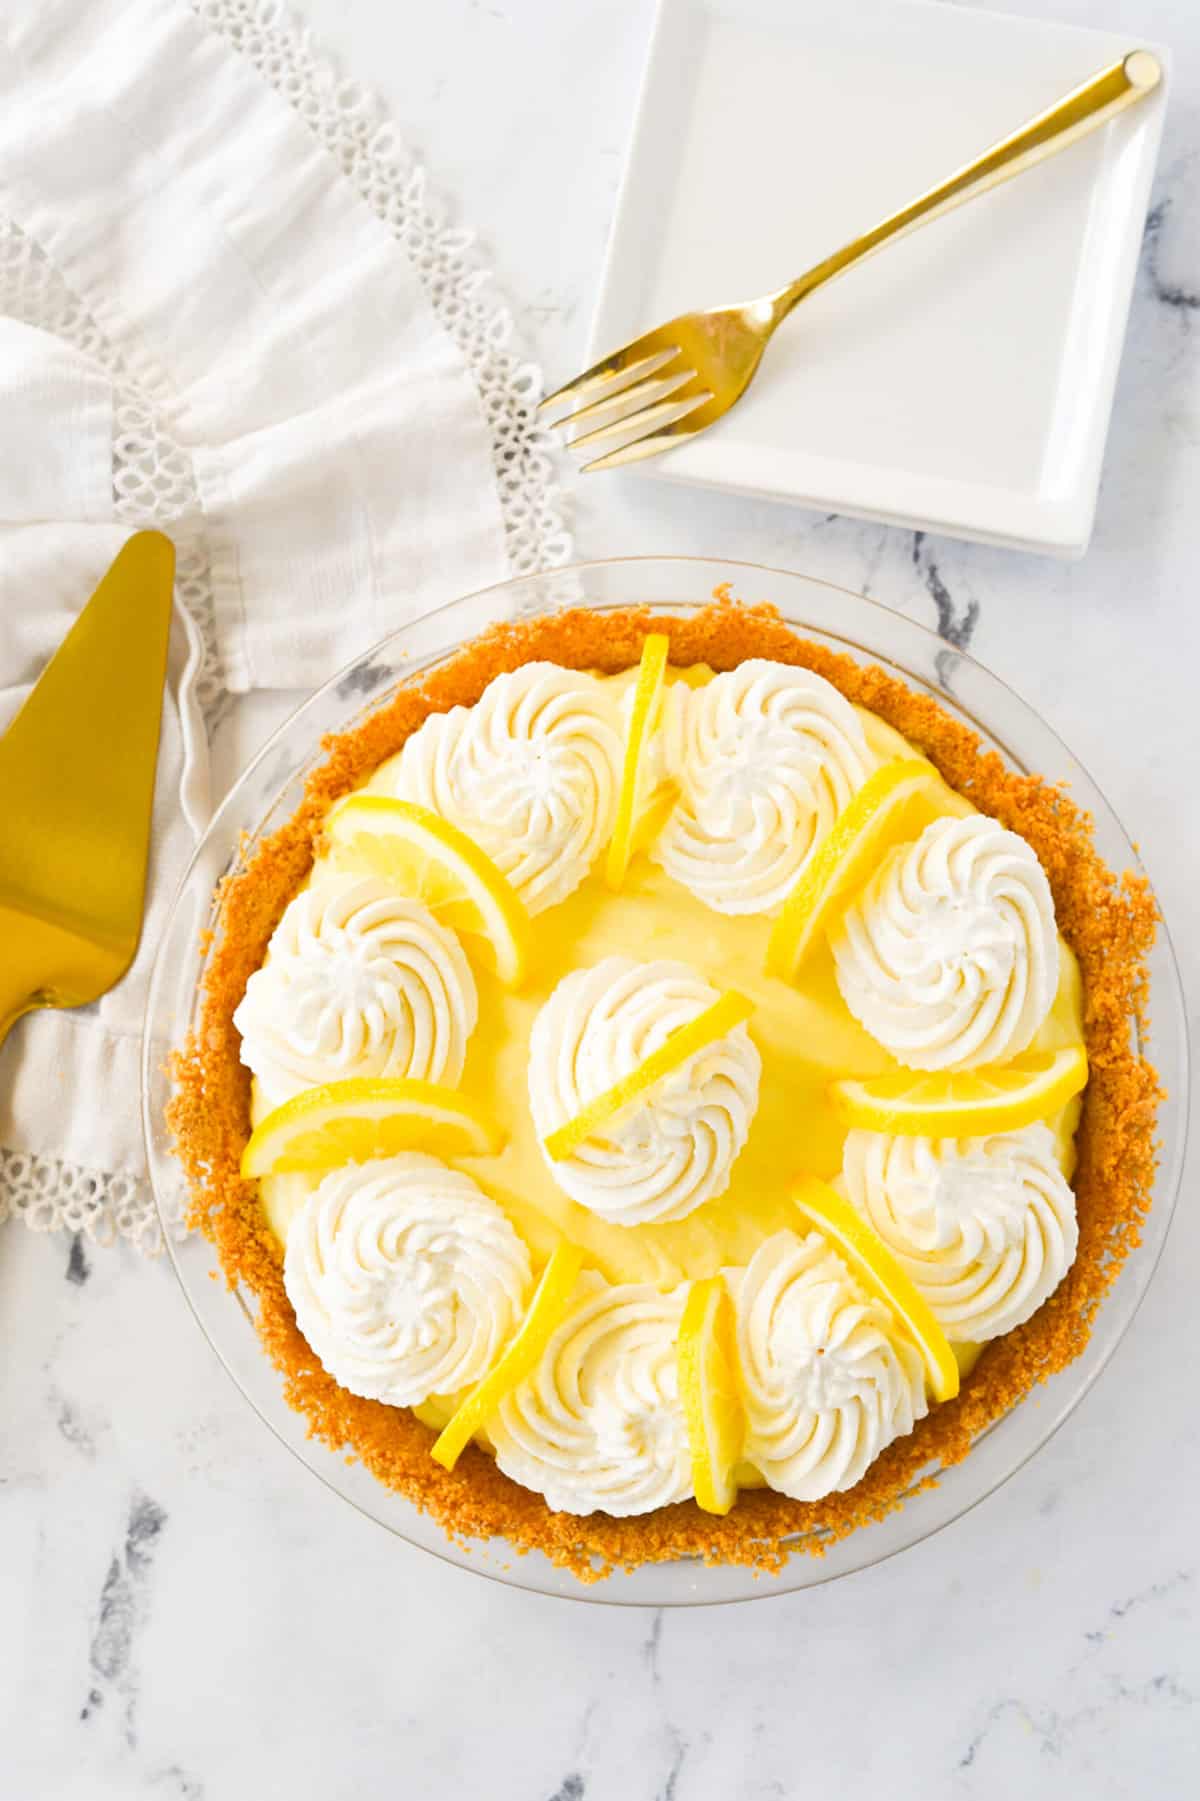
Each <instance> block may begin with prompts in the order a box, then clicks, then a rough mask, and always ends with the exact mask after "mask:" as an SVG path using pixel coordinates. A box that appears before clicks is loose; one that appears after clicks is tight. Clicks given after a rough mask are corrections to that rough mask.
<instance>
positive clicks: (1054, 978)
mask: <svg viewBox="0 0 1200 1801" xmlns="http://www.w3.org/2000/svg"><path fill="white" fill-rule="evenodd" d="M831 942H832V945H833V954H834V958H835V960H836V964H837V980H838V987H839V988H840V989H841V991H842V998H843V999H844V1001H845V1002H846V1005H847V1006H848V1007H849V1009H850V1011H851V1013H853V1014H854V1017H855V1018H856V1019H857V1020H858V1021H859V1023H860V1024H861V1025H863V1026H865V1027H866V1029H867V1031H868V1032H870V1034H871V1036H872V1037H873V1038H875V1039H877V1040H878V1042H879V1043H880V1044H882V1045H883V1046H884V1047H885V1049H887V1050H889V1051H890V1052H891V1053H892V1055H893V1056H894V1057H896V1058H897V1059H898V1060H899V1061H900V1062H901V1063H904V1064H907V1065H908V1067H909V1068H910V1069H973V1068H975V1067H976V1066H977V1065H979V1064H983V1063H1000V1062H1005V1061H1007V1060H1008V1059H1009V1058H1011V1057H1015V1056H1018V1055H1019V1054H1020V1052H1022V1051H1024V1050H1026V1049H1027V1048H1028V1047H1029V1044H1030V1043H1031V1041H1032V1039H1033V1037H1034V1034H1035V1033H1036V1031H1037V1029H1038V1027H1039V1026H1040V1025H1041V1023H1042V1021H1043V1020H1044V1019H1045V1017H1046V1014H1047V1013H1048V1012H1049V1010H1050V1007H1051V1005H1052V1003H1053V1000H1054V994H1055V990H1056V988H1057V986H1058V935H1057V931H1056V928H1055V923H1054V902H1053V900H1052V899H1051V895H1050V884H1049V883H1048V882H1047V880H1046V876H1045V872H1044V871H1043V869H1042V866H1041V864H1040V863H1039V862H1038V860H1037V857H1036V856H1035V855H1034V853H1033V851H1032V850H1031V849H1030V847H1029V845H1028V844H1026V842H1025V840H1024V839H1023V838H1019V837H1018V836H1017V834H1016V833H1015V832H1009V831H1006V830H1005V829H1004V827H1003V826H1002V825H999V824H997V822H996V821H995V820H994V819H986V818H984V817H983V816H982V815H981V814H972V815H970V816H969V817H968V818H965V819H935V820H934V821H933V823H932V825H929V826H926V828H925V830H924V831H923V832H922V833H921V836H920V837H919V838H918V839H917V840H916V842H915V843H913V844H905V845H900V846H899V847H898V848H897V849H896V850H894V851H892V853H891V855H890V856H888V857H886V858H885V859H884V861H883V863H881V864H880V866H879V868H878V870H877V871H876V872H875V875H874V876H873V877H872V879H871V881H870V882H869V883H868V884H867V887H866V888H865V889H864V891H863V893H862V895H861V896H860V897H859V899H858V900H857V901H856V902H855V904H854V905H853V906H852V907H850V908H849V909H848V910H847V912H846V913H845V915H844V916H843V918H842V920H841V921H840V923H839V924H838V926H837V927H836V928H835V929H834V931H833V932H832V933H831Z"/></svg>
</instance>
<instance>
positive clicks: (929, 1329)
mask: <svg viewBox="0 0 1200 1801" xmlns="http://www.w3.org/2000/svg"><path fill="white" fill-rule="evenodd" d="M792 1199H793V1200H794V1201H795V1203H796V1205H797V1207H798V1208H799V1209H800V1211H801V1213H803V1214H804V1216H805V1218H806V1219H807V1220H809V1221H810V1223H811V1224H812V1225H814V1226H815V1227H816V1228H817V1230H818V1232H820V1233H822V1234H823V1236H824V1237H826V1238H827V1239H828V1240H829V1242H830V1244H832V1246H833V1248H834V1250H836V1251H837V1253H838V1255H839V1256H840V1257H841V1258H842V1260H843V1261H844V1262H845V1263H846V1264H847V1265H848V1267H849V1269H850V1273H851V1274H852V1275H853V1276H855V1277H856V1278H857V1280H858V1281H859V1282H860V1283H861V1284H862V1286H863V1287H864V1288H865V1289H866V1291H867V1293H868V1294H869V1295H872V1296H873V1297H874V1298H875V1299H876V1300H878V1301H882V1302H883V1305H884V1306H885V1307H886V1308H887V1309H888V1311H889V1312H890V1313H892V1314H894V1315H895V1317H896V1319H898V1320H899V1322H900V1324H901V1325H902V1326H903V1327H904V1329H905V1331H907V1332H908V1334H909V1336H910V1337H911V1338H912V1340H913V1343H914V1344H915V1345H916V1347H917V1349H918V1350H919V1351H920V1353H921V1356H922V1357H923V1359H924V1361H925V1368H926V1370H927V1372H928V1376H929V1386H930V1389H931V1391H932V1393H933V1397H934V1399H935V1400H936V1401H951V1400H953V1399H954V1396H955V1395H956V1394H957V1393H958V1364H957V1362H956V1361H955V1356H954V1352H953V1351H952V1350H951V1349H950V1342H949V1340H948V1339H947V1337H946V1334H945V1333H944V1332H943V1331H942V1328H941V1327H940V1326H939V1325H938V1323H937V1321H936V1319H935V1318H934V1317H933V1311H932V1309H931V1308H930V1305H929V1303H928V1301H927V1300H926V1299H925V1297H924V1295H922V1294H921V1293H920V1292H919V1291H918V1289H917V1287H916V1285H915V1284H914V1283H913V1282H912V1281H911V1280H910V1278H909V1277H908V1276H906V1275H905V1273H904V1271H903V1270H902V1269H901V1268H900V1265H899V1264H898V1263H897V1262H896V1259H895V1258H894V1257H893V1256H892V1253H891V1252H890V1251H889V1250H888V1248H887V1246H886V1245H885V1244H884V1242H883V1240H882V1239H881V1238H880V1237H879V1235H878V1234H877V1233H876V1232H873V1231H872V1230H871V1228H870V1226H868V1225H867V1224H865V1222H864V1221H863V1220H862V1219H860V1218H859V1216H858V1214H857V1213H856V1212H855V1210H854V1208H853V1207H852V1206H851V1205H850V1202H849V1201H844V1200H843V1199H842V1197H841V1195H840V1194H838V1193H837V1191H836V1189H833V1188H830V1186H829V1184H828V1183H827V1182H819V1181H818V1180H817V1178H816V1177H815V1176H805V1177H804V1179H803V1180H802V1181H801V1183H800V1185H799V1187H798V1188H797V1189H796V1190H795V1192H794V1194H793V1196H792Z"/></svg>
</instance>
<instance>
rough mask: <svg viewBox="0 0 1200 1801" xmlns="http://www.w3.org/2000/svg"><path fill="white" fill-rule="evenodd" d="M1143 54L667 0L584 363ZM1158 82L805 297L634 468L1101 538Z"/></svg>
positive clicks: (820, 2)
mask: <svg viewBox="0 0 1200 1801" xmlns="http://www.w3.org/2000/svg"><path fill="white" fill-rule="evenodd" d="M1136 47H1137V41H1136V40H1134V39H1125V38H1117V37H1114V36H1112V35H1111V34H1110V33H1107V32H1099V31H1082V30H1078V29H1076V28H1074V27H1069V26H1057V25H1047V24H1043V23H1041V22H1040V21H1035V20H1030V19H1021V18H1012V17H1007V16H1003V15H1001V14H998V13H989V12H977V11H974V10H967V9H965V8H962V7H958V6H943V5H938V4H931V3H928V0H840V3H837V4H832V3H830V0H801V3H799V4H797V0H661V4H660V8H659V15H658V20H657V24H656V28H655V32H654V38H653V42H652V45H651V51H650V60H649V65H648V68H647V71H646V76H645V82H644V86H643V90H642V98H641V105H640V109H639V115H638V120H637V124H636V128H635V131H634V136H633V141H632V145H631V147H630V152H629V160H628V163H627V166H626V170H625V179H624V183H623V186H622V190H621V196H620V200H619V202H618V206H617V214H616V219H615V222H614V225H613V232H612V238H611V240H610V243H609V251H608V260H607V264H606V268H605V274H604V281H603V286H602V291H601V296H600V304H599V309H598V311H597V315H596V320H595V324H594V327H593V337H592V356H591V357H589V361H594V360H595V359H596V358H598V357H600V356H603V355H604V354H605V353H606V352H608V351H609V350H611V349H613V348H614V347H615V346H616V345H618V344H621V343H623V342H625V341H626V340H627V339H628V338H630V337H633V336H635V335H637V334H638V333H639V332H641V331H644V330H645V329H646V328H647V327H648V326H651V325H654V324H658V323H661V322H662V321H664V320H667V319H670V318H671V317H672V316H673V315H674V314H676V313H680V312H685V311H688V310H690V309H692V308H696V307H703V306H711V305H720V304H723V303H726V302H730V301H740V300H746V299H749V298H750V297H751V296H753V295H756V294H759V293H763V292H766V291H768V290H770V289H772V288H776V287H779V286H781V285H782V284H783V283H784V282H785V281H787V280H789V279H790V278H792V277H793V276H796V275H799V274H800V273H801V272H802V271H803V270H804V269H806V268H808V267H809V266H810V265H811V264H812V263H814V262H816V261H818V260H819V258H820V257H822V256H824V255H825V254H826V253H827V252H829V251H830V250H833V249H834V248H836V247H837V246H838V245H839V244H841V243H843V242H845V241H846V240H847V239H849V238H851V237H854V236H856V235H857V234H858V233H860V232H861V231H863V230H865V229H866V228H868V227H869V226H870V225H872V224H874V223H875V221H876V220H877V219H879V218H882V217H883V216H884V215H886V214H887V213H890V212H891V211H892V210H893V209H894V208H895V207H897V206H898V205H900V204H902V203H903V202H905V201H907V200H909V199H911V198H912V197H913V196H914V195H916V194H917V193H919V192H921V191H922V190H923V189H924V188H926V187H928V186H930V185H932V184H933V183H934V182H936V181H938V180H940V179H941V178H942V177H943V176H944V175H946V174H948V173H949V172H950V171H951V170H953V169H954V168H956V167H957V166H958V165H959V164H961V163H963V162H965V161H967V160H969V158H970V157H972V156H973V155H975V154H976V153H977V152H978V151H980V150H982V149H984V148H985V147H986V146H987V145H988V144H989V143H991V142H993V141H994V140H995V139H997V138H999V137H1002V136H1004V135H1006V134H1007V133H1008V132H1009V131H1011V130H1012V129H1013V128H1014V127H1015V126H1017V125H1019V124H1021V123H1022V121H1023V120H1025V119H1026V118H1027V117H1029V116H1030V115H1031V114H1033V113H1035V112H1038V111H1039V110H1040V109H1041V108H1043V107H1045V106H1047V105H1049V104H1050V103H1051V102H1052V101H1054V100H1056V99H1058V98H1059V97H1060V96H1061V95H1062V94H1063V93H1065V92H1066V91H1067V90H1068V89H1070V88H1072V87H1073V86H1075V85H1076V84H1077V83H1079V82H1080V81H1082V80H1084V79H1085V78H1086V77H1087V76H1089V75H1091V74H1093V73H1094V72H1095V71H1096V70H1097V69H1099V68H1101V67H1103V66H1104V65H1105V64H1106V63H1110V62H1113V61H1115V60H1116V58H1117V57H1119V56H1121V55H1123V54H1124V53H1125V52H1127V51H1128V50H1131V49H1134V48H1136ZM1158 54H1159V55H1160V56H1161V55H1162V52H1161V51H1160V52H1158ZM1164 103H1165V96H1164V94H1163V92H1162V90H1160V91H1159V92H1157V93H1156V94H1154V95H1152V96H1151V97H1150V98H1149V99H1148V100H1144V101H1142V102H1140V103H1139V104H1138V105H1136V106H1134V107H1131V108H1130V109H1129V110H1128V111H1127V112H1125V113H1123V114H1122V115H1120V116H1119V117H1118V118H1116V119H1114V120H1112V121H1110V123H1109V124H1108V125H1106V126H1103V127H1101V128H1100V129H1099V130H1098V131H1097V132H1096V133H1094V134H1093V135H1092V136H1091V137H1089V138H1087V139H1085V140H1084V141H1083V142H1082V143H1079V144H1076V145H1074V146H1072V147H1071V148H1070V149H1069V150H1067V151H1065V152H1063V154H1062V155H1060V156H1056V157H1054V158H1052V159H1051V160H1050V161H1048V162H1046V163H1043V164H1041V165H1040V166H1038V167H1036V168H1034V169H1032V170H1029V171H1027V172H1026V173H1025V174H1023V175H1020V176H1018V177H1017V178H1016V179H1015V180H1013V181H1012V182H1010V183H1008V184H1007V185H1005V186H1004V187H1002V188H1000V189H998V190H997V191H995V192H994V193H991V194H988V195H985V196H983V197H982V198H980V199H978V200H975V201H973V202H971V203H970V204H969V205H967V206H964V207H962V208H960V209H959V210H958V211H956V212H954V213H952V214H951V215H950V216H949V217H948V218H945V219H942V220H939V221H936V222H935V223H933V224H932V225H929V226H927V227H925V228H924V229H923V230H920V231H918V232H916V233H915V234H914V235H913V236H912V237H911V238H908V239H905V240H904V241H902V242H900V243H896V244H893V245H890V246H887V247H886V248H885V249H883V250H882V251H880V252H879V254H878V255H877V256H875V257H873V258H871V259H870V261H869V262H867V263H866V264H864V265H861V266H860V267H858V268H856V269H853V270H851V271H850V273H849V274H847V275H845V276H844V277H843V278H842V279H841V280H840V281H837V282H835V283H833V284H832V285H831V286H830V287H829V288H827V289H824V290H822V291H821V292H819V293H817V294H816V295H814V296H813V297H812V298H811V299H809V300H806V301H804V302H803V303H802V304H801V306H800V307H799V308H798V309H797V310H796V312H795V313H793V315H792V317H791V318H790V319H789V320H788V321H787V322H786V323H785V324H784V325H783V326H782V327H781V328H780V330H779V332H778V333H777V335H776V337H775V339H774V341H773V343H772V344H771V347H770V349H769V350H768V352H767V355H766V357H765V358H764V360H763V363H762V366H761V368H760V370H759V373H758V376H757V379H756V380H755V382H754V384H753V385H752V387H751V388H750V390H749V392H748V393H747V394H746V395H745V397H744V398H743V399H742V400H741V401H740V402H739V404H738V405H737V406H736V407H735V408H734V410H733V411H732V413H730V415H729V416H728V418H726V419H723V420H721V421H720V423H719V424H717V425H716V426H714V427H713V428H712V429H711V430H710V431H708V432H704V433H702V434H701V435H700V436H699V437H697V438H695V439H693V440H691V441H690V442H688V443H686V444H684V445H682V446H680V447H679V448H678V449H676V450H672V451H670V452H668V453H667V454H666V455H664V456H661V457H656V458H653V459H651V460H649V461H647V462H645V463H642V464H638V465H635V467H636V468H637V469H639V470H641V471H643V472H644V473H646V474H651V475H658V476H666V477H669V478H673V479H675V480H678V481H687V482H700V483H705V484H709V485H712V486H716V487H723V488H732V489H737V490H740V491H741V492H744V493H749V494H758V495H766V496H769V497H773V498H776V499H785V500H791V501H795V502H799V503H800V504H801V505H804V506H810V507H819V508H823V509H827V510H829V511H836V512H842V513H853V514H858V515H860V516H861V517H863V518H869V519H882V520H886V521H890V522H896V523H903V524H906V525H912V526H920V527H923V528H928V529H929V530H931V531H937V532H946V533H949V534H951V535H953V536H958V537H964V538H982V539H985V540H988V541H991V542H997V543H1005V544H1016V545H1021V546H1023V547H1026V548H1029V549H1040V550H1049V551H1056V552H1058V553H1060V554H1064V555H1079V554H1081V553H1082V552H1083V551H1084V550H1085V549H1086V548H1087V542H1088V538H1089V536H1090V535H1091V529H1092V518H1093V515H1094V512H1095V505H1096V490H1097V487H1098V485H1099V479H1100V465H1101V460H1102V457H1103V452H1104V439H1105V435H1106V432H1107V429H1108V418H1109V412H1110V410H1111V406H1112V396H1113V389H1114V386H1115V384H1116V376H1117V365H1118V362H1119V360H1120V353H1121V340H1122V338H1123V336H1124V330H1125V320H1126V315H1127V313H1128V310H1129V299H1130V294H1131V291H1132V287H1133V278H1134V273H1135V269H1136V265H1137V256H1138V249H1139V245H1140V242H1141V235H1142V228H1143V225H1144V222H1145V215H1146V207H1147V202H1148V198H1149V192H1150V183H1151V178H1152V176H1153V173H1154V162H1155V157H1156V155H1157V152H1158V143H1159V137H1160V135H1161V132H1162V118H1163V110H1164Z"/></svg>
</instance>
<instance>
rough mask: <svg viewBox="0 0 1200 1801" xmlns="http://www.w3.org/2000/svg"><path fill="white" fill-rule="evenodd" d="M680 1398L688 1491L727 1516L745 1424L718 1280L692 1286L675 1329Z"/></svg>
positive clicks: (726, 1303)
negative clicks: (689, 1476)
mask: <svg viewBox="0 0 1200 1801" xmlns="http://www.w3.org/2000/svg"><path fill="white" fill-rule="evenodd" d="M678 1358H679V1398H680V1400H681V1401H682V1402H683V1411H684V1414H685V1416H686V1418H687V1428H688V1440H689V1442H690V1444H691V1449H692V1487H693V1488H694V1489H695V1492H696V1505H697V1506H698V1507H702V1508H703V1509H704V1512H705V1513H728V1512H729V1509H730V1508H731V1507H732V1506H733V1504H734V1502H735V1501H736V1500H737V1492H738V1491H737V1482H736V1481H735V1480H734V1472H735V1470H736V1468H737V1464H738V1459H739V1458H740V1457H741V1454H742V1439H743V1436H744V1421H743V1417H742V1403H741V1396H740V1394H739V1392H738V1379H737V1344H736V1341H735V1334H734V1321H733V1303H732V1301H731V1300H730V1299H729V1291H728V1290H727V1288H726V1287H725V1284H724V1282H723V1281H722V1279H721V1277H720V1276H709V1277H708V1278H707V1279H706V1280H705V1281H703V1282H693V1283H692V1286H691V1288H690V1290H689V1291H688V1298H687V1300H686V1302H685V1303H684V1308H683V1318H682V1320H681V1321H680V1326H679V1345H678Z"/></svg>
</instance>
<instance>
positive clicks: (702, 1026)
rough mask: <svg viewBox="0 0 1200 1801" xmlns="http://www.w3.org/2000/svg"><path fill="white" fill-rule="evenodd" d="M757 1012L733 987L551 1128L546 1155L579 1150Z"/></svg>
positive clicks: (558, 1156) (559, 1157) (556, 1158)
mask: <svg viewBox="0 0 1200 1801" xmlns="http://www.w3.org/2000/svg"><path fill="white" fill-rule="evenodd" d="M753 1011H754V1003H753V1001H748V1000H747V999H746V997H745V995H744V994H735V993H734V992H733V991H732V990H730V992H729V993H728V994H723V995H721V997H720V998H719V1000H715V1001H714V1002H713V1004H712V1006H711V1007H705V1009H704V1011H703V1013H698V1014H697V1015H696V1017H695V1019H689V1020H688V1022H687V1024H686V1025H685V1026H680V1027H679V1028H678V1030H677V1031H674V1032H671V1033H670V1034H669V1035H668V1036H667V1037H666V1038H665V1039H664V1040H663V1042H662V1043H661V1044H660V1045H659V1047H658V1049H657V1050H656V1051H651V1053H650V1055H649V1056H648V1057H647V1058H646V1059H645V1060H644V1062H641V1063H639V1064H638V1066H637V1068H636V1069H631V1070H630V1072H629V1074H628V1075H627V1076H622V1077H621V1080H620V1081H619V1082H614V1083H613V1085H612V1087H611V1088H606V1089H605V1090H604V1091H603V1093H601V1094H598V1095H597V1096H596V1097H595V1099H594V1100H591V1101H589V1102H588V1104H587V1106H586V1107H584V1108H582V1109H581V1110H580V1111H579V1112H578V1113H577V1114H576V1115H575V1117H574V1119H569V1120H567V1122H566V1124H565V1125H561V1126H559V1127H558V1128H557V1129H556V1130H555V1131H553V1132H550V1133H549V1134H548V1135H547V1136H546V1138H545V1139H544V1140H543V1143H544V1144H545V1146H546V1151H547V1154H548V1155H549V1156H550V1157H551V1158H553V1160H554V1162H555V1163H561V1162H562V1161H563V1160H564V1158H567V1157H569V1156H571V1155H572V1153H573V1152H574V1151H576V1150H578V1148H579V1146H580V1145H581V1144H582V1143H583V1141H584V1139H585V1138H591V1137H593V1136H594V1135H595V1134H596V1133H597V1132H598V1131H599V1129H600V1128H601V1127H602V1126H605V1125H607V1124H608V1122H609V1120H610V1119H612V1118H613V1117H614V1116H615V1115H616V1114H618V1113H621V1112H623V1111H624V1109H625V1108H626V1107H628V1106H630V1105H631V1103H632V1102H634V1101H636V1100H637V1098H638V1096H639V1095H642V1094H645V1092H646V1090H647V1089H648V1088H652V1087H653V1086H654V1084H655V1082H661V1081H662V1079H663V1077H664V1076H669V1075H670V1074H671V1071H672V1070H675V1069H678V1068H679V1066H680V1064H681V1063H686V1062H687V1060H688V1058H689V1057H694V1056H695V1054H696V1052H697V1051H702V1050H703V1049H704V1047H705V1045H708V1044H715V1043H716V1041H717V1039H718V1038H724V1037H725V1035H726V1033H727V1032H732V1031H733V1029H734V1027H735V1026H740V1025H744V1024H745V1022H746V1021H747V1020H748V1019H749V1017H750V1015H751V1014H752V1013H753Z"/></svg>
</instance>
